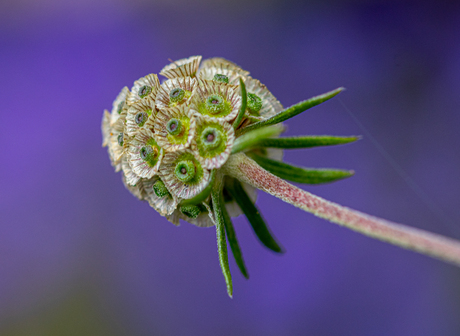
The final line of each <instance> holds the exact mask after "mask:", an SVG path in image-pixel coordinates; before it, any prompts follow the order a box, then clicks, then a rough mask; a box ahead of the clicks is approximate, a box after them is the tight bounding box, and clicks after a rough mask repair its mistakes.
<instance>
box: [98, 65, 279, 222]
mask: <svg viewBox="0 0 460 336" xmlns="http://www.w3.org/2000/svg"><path fill="white" fill-rule="evenodd" d="M201 59H202V57H201V56H192V57H189V58H185V59H181V60H178V61H175V62H171V64H169V65H167V66H165V67H164V68H163V69H162V70H161V71H160V75H162V76H164V77H166V79H165V80H164V81H163V82H162V83H161V84H160V81H159V79H158V76H157V75H156V74H149V75H147V76H145V77H142V78H140V79H138V80H136V81H135V82H134V85H133V86H132V88H131V90H130V89H129V88H128V87H124V88H123V89H122V90H121V92H120V93H119V94H118V96H117V97H116V99H115V101H114V102H113V107H112V110H111V112H109V111H107V110H106V111H104V115H103V119H102V134H103V146H107V147H108V153H109V156H110V160H111V162H112V165H113V167H114V168H115V171H117V172H118V171H122V173H123V177H122V178H123V182H124V184H125V186H126V187H127V188H128V190H129V191H130V192H131V193H132V194H134V195H135V196H136V197H137V198H139V199H141V200H145V201H147V202H148V203H149V204H150V206H151V207H153V208H154V209H155V210H157V211H158V212H159V213H160V214H161V215H162V216H165V217H166V218H167V219H168V220H169V221H171V222H172V223H174V224H175V225H178V224H179V219H183V220H185V221H187V222H189V223H192V224H195V225H197V226H202V227H207V226H212V225H214V220H213V218H212V214H211V209H210V203H209V202H210V197H207V198H205V199H204V201H203V202H202V201H200V202H199V203H197V204H191V202H186V200H191V199H194V198H196V197H197V196H198V195H200V193H203V191H204V190H205V188H206V187H207V186H208V185H209V184H210V181H211V179H212V176H213V172H214V171H215V170H217V169H219V168H220V167H222V165H224V164H225V162H226V161H227V160H228V158H229V156H230V154H231V151H232V146H233V144H234V142H235V139H236V136H235V134H236V131H237V130H238V129H239V128H242V127H245V126H247V125H250V124H251V123H254V122H258V121H261V120H265V119H267V118H270V117H272V116H273V115H275V114H277V113H279V112H280V111H282V110H283V107H282V105H281V104H280V102H279V101H278V100H277V99H276V98H275V97H274V96H273V95H272V94H271V93H270V91H269V90H268V89H267V88H266V86H265V85H263V84H262V83H260V81H258V80H257V79H254V78H252V77H250V76H249V72H248V71H245V70H243V69H242V68H240V67H239V66H237V65H236V64H234V63H232V62H230V61H228V60H225V59H223V58H211V59H207V60H204V61H203V62H201ZM240 80H242V81H243V82H244V84H245V85H244V86H245V88H246V92H247V93H246V97H244V98H245V100H246V109H245V111H244V114H243V117H242V118H241V113H240V109H241V105H242V98H243V97H242V93H241V92H242V91H241V88H240ZM237 116H238V120H237V121H236V120H235V119H237ZM246 187H247V186H245V188H246ZM247 191H248V193H249V194H250V195H251V196H252V198H254V197H255V193H254V192H251V191H250V190H247ZM224 195H225V190H224ZM192 203H193V202H192ZM235 208H236V207H235ZM230 209H231V206H229V211H230V214H231V215H232V216H233V215H237V214H238V213H235V212H232V211H231V210H230Z"/></svg>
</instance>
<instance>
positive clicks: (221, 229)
mask: <svg viewBox="0 0 460 336" xmlns="http://www.w3.org/2000/svg"><path fill="white" fill-rule="evenodd" d="M221 193H222V190H221V189H220V188H219V189H217V188H214V189H213V190H212V192H211V197H212V206H213V212H214V219H215V222H216V236H217V251H218V254H219V263H220V268H221V269H222V274H223V275H224V278H225V283H226V284H227V293H228V296H230V297H233V283H232V274H231V273H230V267H229V265H228V252H227V239H225V223H224V215H223V212H222V204H221V197H222V196H221Z"/></svg>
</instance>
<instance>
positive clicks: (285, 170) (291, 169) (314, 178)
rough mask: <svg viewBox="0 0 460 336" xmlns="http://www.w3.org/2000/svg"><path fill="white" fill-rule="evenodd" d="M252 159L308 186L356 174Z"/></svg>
mask: <svg viewBox="0 0 460 336" xmlns="http://www.w3.org/2000/svg"><path fill="white" fill-rule="evenodd" d="M250 157H251V158H252V159H253V160H254V161H256V162H257V163H258V164H259V165H260V166H261V167H262V168H264V169H266V170H268V171H269V172H270V173H272V174H273V175H276V176H278V177H280V178H282V179H285V180H288V181H292V182H297V183H306V184H320V183H328V182H333V181H337V180H341V179H344V178H347V177H350V176H352V175H353V174H354V172H353V171H352V170H338V169H307V168H302V167H296V166H292V165H290V164H287V163H284V162H280V161H275V160H272V159H268V158H265V157H262V156H260V155H257V154H251V155H250Z"/></svg>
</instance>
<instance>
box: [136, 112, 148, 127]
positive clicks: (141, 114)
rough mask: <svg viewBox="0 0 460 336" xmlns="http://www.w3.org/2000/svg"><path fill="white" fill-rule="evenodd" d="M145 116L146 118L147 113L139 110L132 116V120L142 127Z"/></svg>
mask: <svg viewBox="0 0 460 336" xmlns="http://www.w3.org/2000/svg"><path fill="white" fill-rule="evenodd" d="M147 118H148V115H147V113H145V112H139V113H138V114H136V116H135V117H134V121H135V122H136V124H137V125H139V127H142V126H143V125H144V123H145V122H146V120H147Z"/></svg>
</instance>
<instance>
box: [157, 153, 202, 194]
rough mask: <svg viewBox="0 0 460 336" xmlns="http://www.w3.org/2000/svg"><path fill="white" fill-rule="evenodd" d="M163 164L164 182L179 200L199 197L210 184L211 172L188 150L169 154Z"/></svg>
mask: <svg viewBox="0 0 460 336" xmlns="http://www.w3.org/2000/svg"><path fill="white" fill-rule="evenodd" d="M163 164H164V165H163V167H164V168H162V175H163V181H164V182H165V184H166V186H167V187H168V189H169V190H171V192H172V193H174V194H175V195H176V196H177V197H179V198H185V199H189V198H192V197H194V196H196V195H198V194H199V193H200V192H201V191H203V189H204V188H205V187H206V186H207V184H208V182H209V177H210V176H209V171H208V170H207V169H205V168H203V166H202V165H201V163H200V161H199V160H198V159H197V158H195V156H194V155H193V152H192V151H190V150H188V149H186V150H184V151H177V152H170V153H167V154H166V155H165V158H164V162H163Z"/></svg>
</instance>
